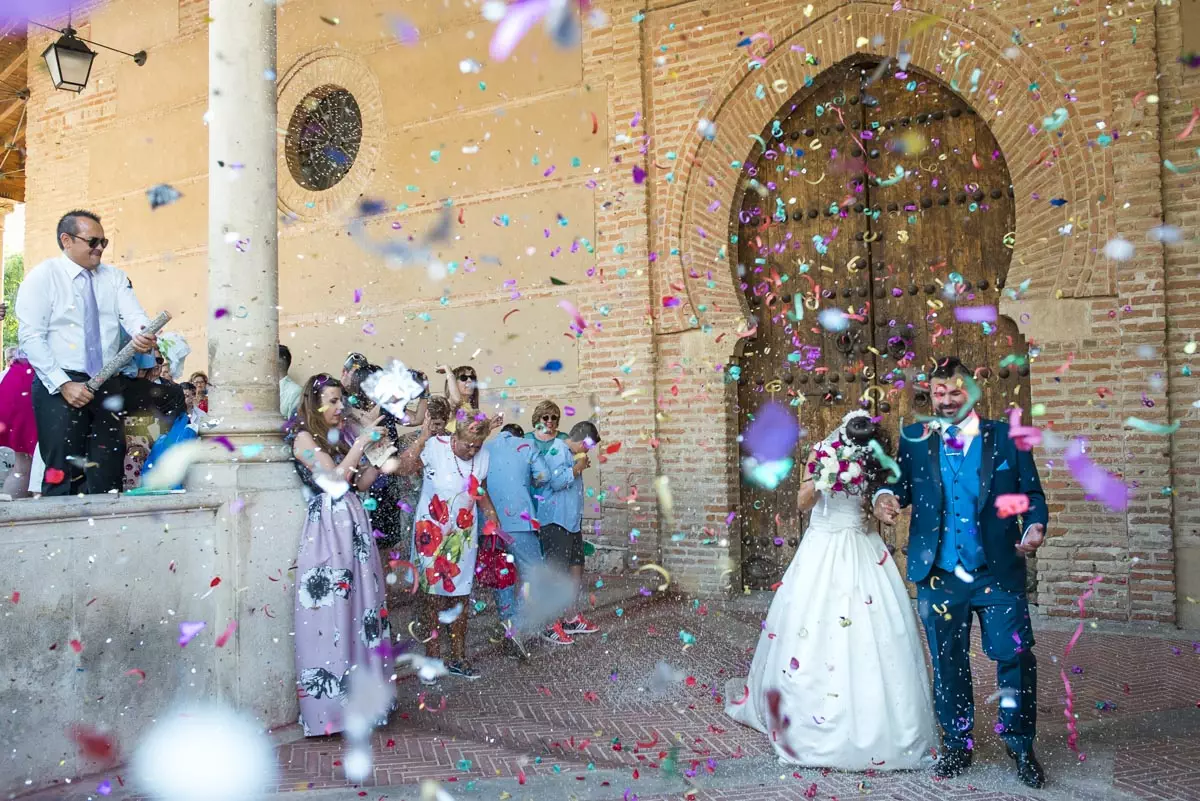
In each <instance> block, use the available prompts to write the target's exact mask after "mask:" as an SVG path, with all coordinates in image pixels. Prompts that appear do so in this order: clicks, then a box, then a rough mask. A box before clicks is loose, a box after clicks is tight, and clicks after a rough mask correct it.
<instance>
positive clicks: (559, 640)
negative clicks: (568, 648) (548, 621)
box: [542, 620, 575, 645]
mask: <svg viewBox="0 0 1200 801" xmlns="http://www.w3.org/2000/svg"><path fill="white" fill-rule="evenodd" d="M542 639H543V640H545V641H546V642H548V643H550V644H551V645H574V644H575V641H574V640H572V639H571V638H570V636H569V635H568V634H567V632H565V631H564V630H563V624H562V621H561V620H560V621H558V622H557V623H555V624H554V625H553V626H551V627H550V628H548V629H546V630H545V631H543V632H542Z"/></svg>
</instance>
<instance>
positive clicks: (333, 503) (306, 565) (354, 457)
mask: <svg viewBox="0 0 1200 801" xmlns="http://www.w3.org/2000/svg"><path fill="white" fill-rule="evenodd" d="M344 412H345V406H344V404H343V396H342V385H341V383H340V382H338V381H337V379H335V378H332V377H330V376H328V375H325V374H321V375H315V376H313V377H312V378H310V379H308V381H306V382H305V384H304V389H303V391H302V394H301V396H300V407H299V409H298V410H297V411H296V429H295V430H294V431H293V432H292V434H291V435H290V436H291V437H292V438H293V442H292V454H293V456H294V458H295V464H296V472H298V473H299V474H300V479H301V480H302V481H303V482H304V485H305V486H306V487H307V488H308V489H309V490H310V491H311V494H312V498H311V499H310V500H309V502H308V515H307V518H306V520H305V523H304V532H303V533H302V534H301V537H300V552H299V555H298V556H297V557H296V577H297V581H296V626H295V629H296V675H297V677H298V687H299V694H300V723H301V725H302V726H303V727H304V735H305V736H306V737H319V736H322V735H327V734H335V733H337V732H340V731H342V730H343V729H344V728H345V727H346V721H345V714H344V709H345V706H346V702H347V699H348V691H349V684H350V682H354V683H358V682H374V683H377V684H379V685H380V686H384V685H387V684H388V683H389V682H390V681H391V676H392V660H391V655H390V650H389V646H390V640H391V630H390V627H389V625H388V619H387V608H386V606H385V600H384V579H383V567H382V565H381V563H380V561H379V550H378V549H377V548H376V547H375V544H374V542H372V536H371V522H370V520H369V519H368V518H367V512H366V510H365V509H364V508H363V505H362V501H360V500H359V498H358V495H357V494H356V493H355V492H354V490H358V491H360V492H361V491H366V489H367V488H368V487H370V486H371V483H372V482H373V481H374V480H375V479H376V478H377V477H378V475H379V471H378V470H377V469H376V468H374V467H372V466H371V465H370V464H369V463H367V462H365V461H364V460H363V450H364V449H365V448H366V447H367V446H368V445H369V444H370V443H371V442H373V441H375V440H377V439H379V437H380V436H381V431H380V429H378V428H376V427H375V425H374V424H372V425H369V426H367V427H365V428H364V429H363V430H362V431H361V432H360V433H359V435H358V438H357V439H355V440H354V442H353V443H349V442H347V441H346V438H345V437H343V436H341V430H342V423H343V414H344ZM375 422H378V421H375ZM388 689H389V690H390V687H389V688H388ZM381 714H383V715H386V710H382V711H381Z"/></svg>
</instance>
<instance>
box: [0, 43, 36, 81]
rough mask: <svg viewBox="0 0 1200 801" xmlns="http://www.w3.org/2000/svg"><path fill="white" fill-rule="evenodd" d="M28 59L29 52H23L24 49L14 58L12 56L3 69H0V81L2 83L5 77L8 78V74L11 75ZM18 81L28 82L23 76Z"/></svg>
mask: <svg viewBox="0 0 1200 801" xmlns="http://www.w3.org/2000/svg"><path fill="white" fill-rule="evenodd" d="M28 60H29V54H28V53H27V52H25V51H24V50H22V51H21V52H20V54H19V55H18V56H17V57H16V58H14V59H13V60H12V61H10V62H8V64H6V65H5V66H4V68H3V69H0V83H3V82H4V80H5V79H6V78H8V77H9V76H10V75H12V74H13V73H14V72H16V71H17V70H18V69H20V68H21V67H22V66H24V65H25V62H27V61H28ZM20 82H21V83H23V84H24V83H28V81H27V80H24V78H23V79H22V80H21V81H20Z"/></svg>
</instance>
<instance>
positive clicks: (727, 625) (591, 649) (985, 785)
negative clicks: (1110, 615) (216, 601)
mask: <svg viewBox="0 0 1200 801" xmlns="http://www.w3.org/2000/svg"><path fill="white" fill-rule="evenodd" d="M768 601H769V599H768V598H767V597H765V596H757V597H754V598H741V599H737V600H736V601H733V602H728V603H725V602H715V603H713V602H710V603H708V604H707V605H705V604H699V603H697V602H695V601H688V600H672V599H665V598H660V599H652V600H647V599H644V598H640V597H636V598H633V599H627V600H624V601H617V602H616V603H615V604H611V605H609V606H608V607H602V608H600V609H598V610H597V612H596V614H595V615H594V618H595V619H596V621H597V622H599V623H601V624H602V626H603V628H604V631H605V632H606V633H605V634H604V635H603V636H601V635H595V636H592V637H580V638H578V640H577V645H575V646H572V647H569V648H553V647H551V646H541V647H538V648H537V649H536V651H535V654H534V658H533V659H532V660H531V661H530V662H528V663H526V664H518V663H516V662H512V661H509V660H506V659H503V658H502V657H501V656H500V655H499V654H498V653H496V650H495V648H494V647H485V648H484V649H483V650H479V649H475V651H474V653H475V661H476V664H477V667H479V668H480V669H481V671H482V672H483V674H484V677H483V678H482V679H481V680H479V681H477V682H473V683H467V682H462V681H461V680H451V679H444V680H443V681H442V683H441V685H440V686H439V687H437V688H432V689H430V690H428V691H424V690H425V688H422V687H421V686H420V684H419V683H418V682H417V681H416V680H415V678H412V677H407V678H404V679H402V680H401V682H400V684H399V687H398V693H397V695H398V701H399V709H398V710H397V712H396V713H395V714H394V715H393V717H392V720H391V722H390V723H389V724H388V725H387V726H386V727H385V728H382V729H380V730H378V731H377V732H376V733H375V735H374V741H373V743H374V776H373V779H372V780H370V781H368V782H367V783H366V784H365V785H363V786H362V787H358V786H356V785H350V784H348V783H347V782H346V781H345V777H344V772H343V769H342V766H341V760H342V757H343V747H342V741H341V740H340V739H339V738H336V737H333V738H317V739H311V740H303V739H293V741H291V742H288V743H286V744H283V745H281V746H280V747H279V751H278V754H279V770H280V774H279V785H278V787H277V788H275V789H277V790H279V791H286V792H290V791H303V793H302V797H305V798H313V799H338V801H341V799H347V800H348V799H353V798H368V799H372V801H378V800H379V799H385V801H399V799H408V800H409V801H416V800H417V799H418V798H421V788H420V783H421V782H425V781H428V780H433V781H437V782H440V783H441V787H442V788H443V789H445V790H446V791H447V792H450V793H451V794H452V795H453V797H455V798H456V799H462V798H473V797H479V798H487V799H504V798H505V796H504V793H510V794H511V798H512V800H513V801H550V800H551V799H563V800H564V801H565V800H566V799H572V798H574V799H579V800H580V801H583V799H624V801H633V799H634V797H635V796H636V797H637V798H638V801H667V799H671V800H672V801H678V800H679V799H684V798H686V797H693V798H695V799H696V801H732V800H733V799H738V800H739V801H743V800H744V801H758V800H759V799H761V800H762V801H767V799H772V800H774V799H801V798H805V799H808V798H815V799H819V800H828V801H833V799H837V798H840V799H843V801H844V800H845V799H848V798H860V797H865V796H867V795H869V796H871V797H872V798H888V799H901V798H903V799H938V800H939V801H957V799H968V798H969V799H972V801H1001V800H1002V799H1018V798H1031V797H1032V798H1042V799H1059V798H1062V799H1068V798H1071V799H1074V798H1080V799H1088V801H1099V800H1100V799H1137V798H1141V799H1156V800H1158V799H1163V800H1165V799H1181V800H1182V799H1200V767H1198V766H1200V709H1198V708H1197V706H1198V705H1200V653H1198V652H1197V647H1200V646H1194V645H1193V643H1192V642H1191V641H1190V640H1188V639H1171V638H1168V637H1164V636H1159V635H1153V634H1148V635H1131V634H1121V633H1112V632H1105V631H1102V630H1098V629H1095V630H1094V629H1092V628H1088V629H1085V633H1084V635H1083V638H1082V639H1081V640H1080V642H1079V644H1078V645H1077V646H1076V648H1075V650H1074V652H1073V653H1072V655H1071V657H1070V658H1069V660H1068V661H1067V669H1068V671H1070V669H1071V668H1072V667H1077V668H1080V669H1081V670H1082V672H1081V673H1072V674H1070V678H1071V680H1072V684H1073V686H1074V688H1075V694H1076V701H1075V708H1076V711H1077V713H1078V716H1079V724H1080V730H1081V738H1080V747H1081V749H1082V750H1083V751H1084V752H1085V753H1086V754H1087V760H1086V761H1082V762H1081V761H1079V760H1078V758H1077V757H1076V756H1075V755H1074V754H1072V753H1071V752H1070V751H1069V750H1068V749H1067V748H1066V744H1065V741H1066V731H1065V721H1064V718H1063V688H1062V682H1061V679H1060V677H1059V671H1058V667H1059V665H1058V662H1059V655H1061V653H1062V650H1063V647H1064V645H1065V644H1066V642H1067V640H1068V639H1069V637H1070V634H1071V631H1070V630H1067V629H1065V628H1063V627H1062V626H1061V624H1060V626H1059V627H1057V628H1046V627H1042V628H1040V629H1039V630H1038V631H1037V646H1036V652H1037V654H1038V657H1039V663H1040V672H1039V682H1038V683H1039V705H1038V706H1039V717H1040V722H1039V738H1038V750H1039V755H1040V756H1041V758H1042V760H1043V762H1044V763H1046V765H1047V768H1048V770H1049V772H1050V776H1051V784H1050V785H1048V787H1047V788H1046V789H1045V790H1044V791H1042V792H1034V791H1029V790H1027V789H1026V788H1024V787H1023V786H1022V785H1020V784H1018V783H1017V782H1016V781H1015V780H1014V779H1013V778H1012V775H1011V773H1012V771H1011V767H1010V763H1009V762H1008V760H1007V759H1006V758H1005V757H1004V756H1003V753H1002V747H1001V745H1000V743H999V741H998V738H997V737H996V736H995V735H994V734H992V731H991V726H992V723H993V722H994V717H993V715H992V714H991V713H990V712H989V711H988V710H987V709H986V708H985V706H984V705H983V704H982V703H981V704H980V710H979V713H978V717H979V720H978V725H977V727H976V737H977V746H976V747H977V759H976V766H975V767H974V768H973V769H972V771H971V772H970V774H969V775H967V776H964V777H962V778H960V779H958V780H955V781H949V782H935V781H933V780H932V779H931V778H930V777H929V776H928V775H925V774H922V773H876V774H875V775H866V774H850V773H836V772H825V771H820V770H813V769H800V770H796V769H793V768H791V767H787V766H783V765H780V764H779V763H777V762H776V761H775V759H774V756H773V754H772V752H771V749H770V747H769V745H768V743H767V741H766V738H765V736H763V735H761V734H759V733H758V732H755V731H751V730H749V729H745V728H743V727H740V726H738V725H736V724H734V723H733V722H732V721H730V720H728V719H727V718H726V717H725V715H724V713H723V711H722V699H721V697H720V695H719V689H718V688H720V687H722V686H723V685H724V682H725V680H726V679H727V678H730V677H732V676H737V675H744V673H745V670H746V667H747V665H748V661H749V657H750V649H751V648H752V647H753V645H754V642H755V640H756V637H757V632H758V631H759V621H760V619H761V617H762V615H763V613H764V612H765V606H766V603H767V602H768ZM618 607H620V611H621V614H620V616H618V614H617V609H618ZM474 623H475V622H473V625H474ZM1047 625H1049V624H1047ZM478 628H479V629H482V628H483V627H482V625H480V626H479V627H478ZM681 630H686V631H688V632H690V633H691V634H693V635H695V637H696V642H695V644H694V645H693V646H691V647H689V648H687V649H686V650H684V649H683V647H682V643H681V641H680V637H679V632H680V631H681ZM474 639H475V640H476V641H479V640H480V637H479V636H476V637H475V638H474ZM483 644H484V645H485V646H486V639H484V640H483ZM975 650H976V654H975V657H974V660H973V664H974V667H975V674H976V691H975V694H976V698H979V699H982V698H985V697H987V695H988V694H990V693H991V692H992V690H993V689H994V687H995V674H994V671H993V669H992V665H991V663H990V662H989V661H988V660H987V659H986V657H984V656H983V655H982V653H981V652H980V651H979V648H978V642H976V647H975ZM659 662H665V663H667V664H669V665H671V666H673V667H674V668H677V669H678V670H681V671H683V672H684V673H685V674H686V675H687V676H688V677H689V678H688V679H687V680H686V681H681V682H677V683H675V684H672V685H669V686H667V687H665V688H662V687H660V688H655V687H654V686H652V676H653V675H654V671H655V666H656V664H657V663H659ZM443 699H444V707H443ZM1114 705H1115V706H1114ZM1101 706H1104V707H1107V708H1103V709H1102V708H1100V707H1101ZM287 735H288V733H287V732H285V733H284V736H285V737H286V736H287ZM673 752H674V753H673ZM672 756H674V759H675V762H674V764H675V767H676V769H677V771H676V772H671V771H665V770H664V767H669V760H670V758H671V757H672ZM522 782H524V783H522ZM83 784H85V783H83V782H81V783H77V784H76V787H77V788H80V789H82V787H81V785H83ZM114 784H115V782H114ZM90 787H91V788H94V787H95V783H94V782H92V783H90ZM73 789H74V788H73ZM51 792H53V791H51ZM77 793H78V791H76V793H73V794H71V795H70V798H72V799H75V798H84V797H87V796H86V795H81V794H77ZM688 794H690V795H688ZM67 797H68V796H67V795H66V794H65V793H63V792H62V791H61V790H60V791H59V792H58V793H57V794H45V793H40V794H38V795H37V796H31V797H30V798H31V799H32V798H37V799H43V798H45V799H49V798H64V799H65V798H67ZM120 797H122V796H120V795H119V794H118V793H114V794H113V796H112V798H120ZM124 797H126V798H129V797H132V796H129V795H126V796H124Z"/></svg>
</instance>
